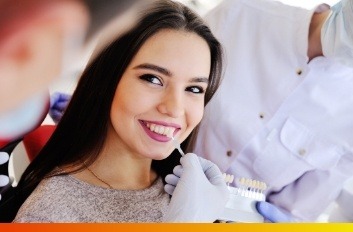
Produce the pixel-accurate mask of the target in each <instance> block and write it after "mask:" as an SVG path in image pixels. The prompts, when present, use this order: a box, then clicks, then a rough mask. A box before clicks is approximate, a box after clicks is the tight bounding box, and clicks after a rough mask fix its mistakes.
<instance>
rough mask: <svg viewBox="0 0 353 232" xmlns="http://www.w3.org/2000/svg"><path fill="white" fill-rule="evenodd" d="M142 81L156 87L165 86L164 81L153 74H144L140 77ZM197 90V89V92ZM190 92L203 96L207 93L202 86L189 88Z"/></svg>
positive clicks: (187, 89)
mask: <svg viewBox="0 0 353 232" xmlns="http://www.w3.org/2000/svg"><path fill="white" fill-rule="evenodd" d="M140 79H141V80H143V81H146V82H149V83H151V84H154V85H160V86H163V83H162V81H161V80H160V79H159V78H158V77H156V76H155V75H152V74H144V75H141V76H140ZM155 80H158V83H156V82H154V81H155ZM195 89H197V90H196V91H195ZM185 90H186V91H188V92H191V93H194V94H203V93H204V92H205V90H204V88H203V87H201V86H189V87H187V88H186V89H185Z"/></svg>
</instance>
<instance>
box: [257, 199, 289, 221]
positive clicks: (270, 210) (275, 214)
mask: <svg viewBox="0 0 353 232" xmlns="http://www.w3.org/2000/svg"><path fill="white" fill-rule="evenodd" d="M256 209H257V211H258V212H259V213H260V214H261V215H262V216H263V217H264V218H265V219H267V220H268V221H270V222H292V221H293V220H292V217H291V216H290V215H289V214H287V213H284V212H282V211H281V210H280V209H279V208H277V207H276V206H274V205H273V204H271V203H268V202H266V201H258V202H256Z"/></svg>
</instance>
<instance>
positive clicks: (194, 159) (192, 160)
mask: <svg viewBox="0 0 353 232" xmlns="http://www.w3.org/2000/svg"><path fill="white" fill-rule="evenodd" d="M180 164H181V165H182V166H183V167H200V162H199V158H198V156H197V155H195V154H194V153H187V154H185V155H184V156H183V157H181V158H180ZM196 170H197V169H196Z"/></svg>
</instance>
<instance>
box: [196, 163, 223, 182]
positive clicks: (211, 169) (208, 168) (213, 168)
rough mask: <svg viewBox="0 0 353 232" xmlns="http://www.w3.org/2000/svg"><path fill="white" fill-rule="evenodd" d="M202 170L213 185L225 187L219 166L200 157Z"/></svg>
mask: <svg viewBox="0 0 353 232" xmlns="http://www.w3.org/2000/svg"><path fill="white" fill-rule="evenodd" d="M199 161H200V164H201V166H202V170H203V171H204V173H205V175H206V177H207V179H208V180H209V181H210V182H211V183H212V184H213V185H223V184H225V182H224V178H223V174H222V172H221V170H220V169H219V168H218V166H217V165H216V164H214V163H212V162H211V161H209V160H207V159H203V158H201V157H199Z"/></svg>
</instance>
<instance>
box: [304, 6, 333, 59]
mask: <svg viewBox="0 0 353 232" xmlns="http://www.w3.org/2000/svg"><path fill="white" fill-rule="evenodd" d="M329 14H330V11H329V10H328V11H324V12H322V13H314V15H313V17H312V19H311V23H310V27H309V45H308V46H309V47H308V57H309V61H310V60H312V59H314V58H315V57H318V56H322V55H323V51H322V44H321V28H322V25H323V24H324V22H325V20H326V18H327V17H328V15H329Z"/></svg>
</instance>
